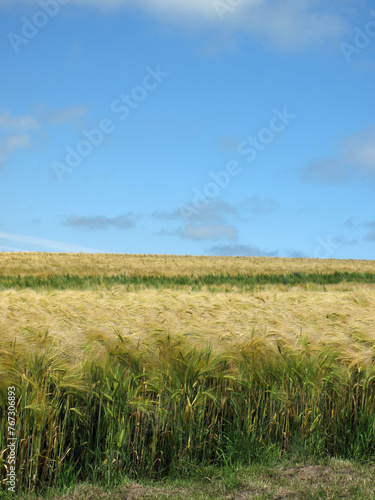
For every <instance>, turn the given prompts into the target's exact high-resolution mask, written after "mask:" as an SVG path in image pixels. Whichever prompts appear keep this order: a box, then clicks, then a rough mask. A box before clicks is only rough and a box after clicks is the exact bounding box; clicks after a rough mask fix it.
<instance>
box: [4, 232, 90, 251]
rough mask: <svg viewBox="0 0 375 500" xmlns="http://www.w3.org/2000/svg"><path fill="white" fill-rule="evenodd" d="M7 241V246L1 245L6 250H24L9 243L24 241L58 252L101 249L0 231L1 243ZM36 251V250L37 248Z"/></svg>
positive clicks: (24, 242)
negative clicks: (10, 245)
mask: <svg viewBox="0 0 375 500" xmlns="http://www.w3.org/2000/svg"><path fill="white" fill-rule="evenodd" d="M4 242H5V243H7V245H6V246H0V248H3V249H4V250H5V251H23V250H21V249H20V248H13V247H9V246H8V243H9V242H11V243H23V244H26V245H31V246H35V247H38V248H39V249H41V248H42V249H45V248H47V249H51V250H56V251H58V252H77V253H78V252H87V253H97V252H100V250H97V249H94V248H88V247H85V246H81V245H72V244H70V243H64V242H61V241H54V240H47V239H43V238H36V237H34V236H24V235H22V234H12V233H2V232H0V244H1V243H4ZM35 251H36V250H35Z"/></svg>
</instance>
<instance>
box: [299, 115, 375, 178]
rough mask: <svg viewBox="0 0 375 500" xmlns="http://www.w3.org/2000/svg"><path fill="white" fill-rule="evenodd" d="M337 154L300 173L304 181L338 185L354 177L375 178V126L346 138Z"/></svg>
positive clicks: (338, 146)
mask: <svg viewBox="0 0 375 500" xmlns="http://www.w3.org/2000/svg"><path fill="white" fill-rule="evenodd" d="M336 150H337V152H336V154H335V155H334V156H332V157H330V158H320V159H317V160H315V161H314V162H312V163H311V164H310V165H307V166H306V167H304V168H303V169H302V171H301V172H300V176H301V178H302V180H304V181H307V182H309V181H313V182H314V181H315V182H324V183H327V182H328V183H337V182H345V181H348V180H349V179H350V178H351V177H352V176H353V175H358V174H359V175H361V176H365V177H369V178H375V125H372V126H370V127H368V128H366V129H365V130H361V131H360V132H357V133H355V134H352V135H349V136H348V137H346V138H345V139H344V140H343V141H342V142H341V143H340V144H338V145H337V147H336Z"/></svg>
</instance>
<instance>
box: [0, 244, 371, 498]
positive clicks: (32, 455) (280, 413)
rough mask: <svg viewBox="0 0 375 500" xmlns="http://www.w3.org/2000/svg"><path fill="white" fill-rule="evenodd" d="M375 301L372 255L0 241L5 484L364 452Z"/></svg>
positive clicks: (0, 461)
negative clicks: (130, 250)
mask: <svg viewBox="0 0 375 500" xmlns="http://www.w3.org/2000/svg"><path fill="white" fill-rule="evenodd" d="M374 306H375V262H374V261H334V260H329V261H322V260H319V261H318V260H311V259H272V258H229V257H228V258H215V257H173V256H130V255H129V256H127V255H123V256H119V255H85V254H72V255H66V254H36V253H35V254H25V253H24V254H0V390H1V409H0V412H1V424H0V451H1V455H0V465H1V471H2V472H1V474H2V479H3V480H5V477H6V472H7V459H8V458H7V454H8V451H7V449H6V448H7V445H6V439H7V432H8V430H9V429H8V428H7V425H6V419H5V418H4V416H5V410H6V405H7V388H8V387H9V386H14V387H15V388H16V391H15V392H16V429H17V452H16V457H17V458H16V459H17V463H16V467H17V488H18V490H19V491H29V490H34V489H37V490H38V489H41V488H43V487H48V486H61V485H67V484H72V483H74V482H77V481H80V480H83V479H89V480H90V481H93V482H95V481H101V482H103V481H104V482H106V483H107V484H114V483H116V481H117V480H118V479H119V478H121V476H122V475H124V474H126V475H128V476H130V477H134V478H141V477H150V478H160V477H164V476H166V475H169V474H173V473H175V472H179V471H180V472H181V471H183V470H188V469H189V467H192V466H197V465H204V464H214V465H222V464H236V463H239V464H247V463H251V462H253V461H262V460H264V459H265V458H266V457H269V456H276V457H281V456H283V455H284V454H288V453H292V452H294V451H295V450H298V451H299V452H302V453H303V454H305V455H306V456H311V457H318V456H332V457H337V458H348V459H355V460H359V459H364V460H373V459H374V457H375V328H374V326H375V307H374ZM3 486H4V487H5V483H4V484H3Z"/></svg>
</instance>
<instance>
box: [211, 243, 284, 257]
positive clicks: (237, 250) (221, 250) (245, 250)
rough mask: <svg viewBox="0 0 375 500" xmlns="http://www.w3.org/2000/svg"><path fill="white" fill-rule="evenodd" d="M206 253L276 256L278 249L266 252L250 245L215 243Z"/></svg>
mask: <svg viewBox="0 0 375 500" xmlns="http://www.w3.org/2000/svg"><path fill="white" fill-rule="evenodd" d="M207 253H209V254H210V255H219V256H226V255H228V256H244V257H276V256H277V255H278V253H279V251H278V250H274V251H272V252H267V251H265V250H262V249H260V248H258V247H254V246H252V245H215V246H212V247H211V248H210V249H209V250H208V252H207Z"/></svg>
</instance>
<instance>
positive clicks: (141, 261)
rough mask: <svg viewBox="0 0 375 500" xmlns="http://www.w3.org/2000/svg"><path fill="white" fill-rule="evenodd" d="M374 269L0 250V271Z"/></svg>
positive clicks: (368, 269)
mask: <svg viewBox="0 0 375 500" xmlns="http://www.w3.org/2000/svg"><path fill="white" fill-rule="evenodd" d="M335 271H337V272H339V273H375V261H373V260H333V259H332V260H321V259H281V258H270V257H189V256H186V257H185V256H173V255H171V256H169V255H126V254H125V255H119V254H84V253H78V254H57V253H31V252H27V253H0V275H3V276H4V275H7V276H18V275H20V276H24V275H29V276H30V275H31V276H41V277H43V276H47V275H62V274H70V275H76V276H87V275H89V276H93V275H94V276H95V275H99V276H111V275H118V274H123V275H126V276H150V275H151V276H155V275H163V276H176V275H178V276H191V275H193V276H198V275H202V274H204V275H206V274H229V275H233V274H264V273H267V274H286V273H295V272H304V273H332V272H335Z"/></svg>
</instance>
